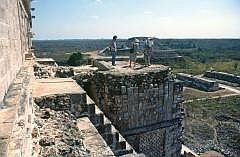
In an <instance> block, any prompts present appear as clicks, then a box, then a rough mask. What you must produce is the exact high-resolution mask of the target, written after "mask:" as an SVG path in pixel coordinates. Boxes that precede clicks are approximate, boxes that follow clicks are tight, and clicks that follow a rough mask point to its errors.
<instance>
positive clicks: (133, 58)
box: [129, 53, 136, 62]
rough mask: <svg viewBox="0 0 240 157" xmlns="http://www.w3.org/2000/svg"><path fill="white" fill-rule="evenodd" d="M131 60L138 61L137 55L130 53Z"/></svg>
mask: <svg viewBox="0 0 240 157" xmlns="http://www.w3.org/2000/svg"><path fill="white" fill-rule="evenodd" d="M129 60H130V61H134V62H135V61H136V53H129Z"/></svg>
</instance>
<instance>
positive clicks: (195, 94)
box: [183, 87, 236, 101]
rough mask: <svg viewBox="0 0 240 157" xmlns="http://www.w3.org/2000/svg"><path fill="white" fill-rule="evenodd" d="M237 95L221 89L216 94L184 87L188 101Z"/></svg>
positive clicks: (185, 97)
mask: <svg viewBox="0 0 240 157" xmlns="http://www.w3.org/2000/svg"><path fill="white" fill-rule="evenodd" d="M232 94H236V93H234V92H232V91H230V90H227V89H221V90H218V91H215V92H204V91H201V90H198V89H194V88H189V87H184V89H183V97H184V99H185V100H186V101H187V100H195V99H201V98H212V97H218V96H226V95H232Z"/></svg>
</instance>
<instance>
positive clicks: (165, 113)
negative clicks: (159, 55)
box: [0, 0, 182, 157]
mask: <svg viewBox="0 0 240 157" xmlns="http://www.w3.org/2000/svg"><path fill="white" fill-rule="evenodd" d="M30 8H31V5H30V0H1V3H0V52H1V53H0V54H1V55H0V65H1V67H0V156H1V157H6V156H8V157H11V156H17V157H30V156H124V157H132V156H140V154H139V153H143V156H144V155H146V156H169V157H170V156H172V157H178V156H180V151H181V144H182V143H181V136H182V128H181V126H182V124H181V122H182V107H181V103H182V84H181V82H176V81H175V80H174V79H173V77H172V76H171V75H170V71H169V68H168V67H165V66H161V65H159V66H157V65H154V66H151V67H146V68H145V67H140V68H139V69H136V70H130V71H129V70H126V67H124V66H123V67H116V68H112V67H111V66H109V65H107V66H106V64H108V63H107V62H104V61H98V62H99V63H98V64H97V65H98V68H99V70H97V71H95V72H94V74H93V75H91V76H90V77H88V78H87V80H86V79H85V78H84V76H83V77H82V76H79V78H75V79H76V80H77V82H78V83H79V84H80V85H82V86H83V87H85V88H84V89H86V91H87V93H86V92H85V91H84V90H83V89H82V88H81V87H80V86H79V85H78V84H77V83H76V82H75V80H73V79H70V78H67V79H63V78H60V79H59V78H56V77H69V76H72V75H74V73H75V71H73V70H72V69H69V70H64V69H57V70H56V69H55V65H51V66H52V67H51V68H50V71H52V72H49V71H48V68H47V67H46V66H45V65H41V66H33V64H34V62H35V60H34V56H33V54H32V51H31V39H30V38H31V36H32V33H31V18H32V17H31V12H30V10H31V9H30ZM39 62H41V61H39ZM48 62H49V61H48ZM42 63H43V64H45V62H42ZM105 63H106V64H105ZM124 65H126V63H124ZM42 67H43V68H45V69H44V70H43V68H42ZM102 68H103V69H105V70H107V71H102V70H101V69H102ZM52 73H55V74H56V75H54V74H52ZM34 74H35V76H34ZM36 76H37V77H36ZM49 77H52V78H51V79H49ZM86 85H87V86H86ZM87 94H89V95H90V96H91V97H92V99H93V100H94V101H93V100H92V99H91V98H90V97H89V96H88V95H87Z"/></svg>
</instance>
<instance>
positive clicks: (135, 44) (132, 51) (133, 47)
mask: <svg viewBox="0 0 240 157" xmlns="http://www.w3.org/2000/svg"><path fill="white" fill-rule="evenodd" d="M138 47H139V40H138V39H136V38H135V39H134V41H133V42H132V44H131V49H130V53H129V67H130V68H134V67H135V65H136V59H137V50H138ZM132 63H133V67H132Z"/></svg>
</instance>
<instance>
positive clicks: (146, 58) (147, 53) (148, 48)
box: [144, 38, 153, 66]
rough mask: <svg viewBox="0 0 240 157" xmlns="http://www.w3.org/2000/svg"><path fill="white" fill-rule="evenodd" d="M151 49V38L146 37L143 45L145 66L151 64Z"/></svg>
mask: <svg viewBox="0 0 240 157" xmlns="http://www.w3.org/2000/svg"><path fill="white" fill-rule="evenodd" d="M152 49H153V38H147V40H146V41H145V46H144V61H145V66H150V65H151V54H152Z"/></svg>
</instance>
